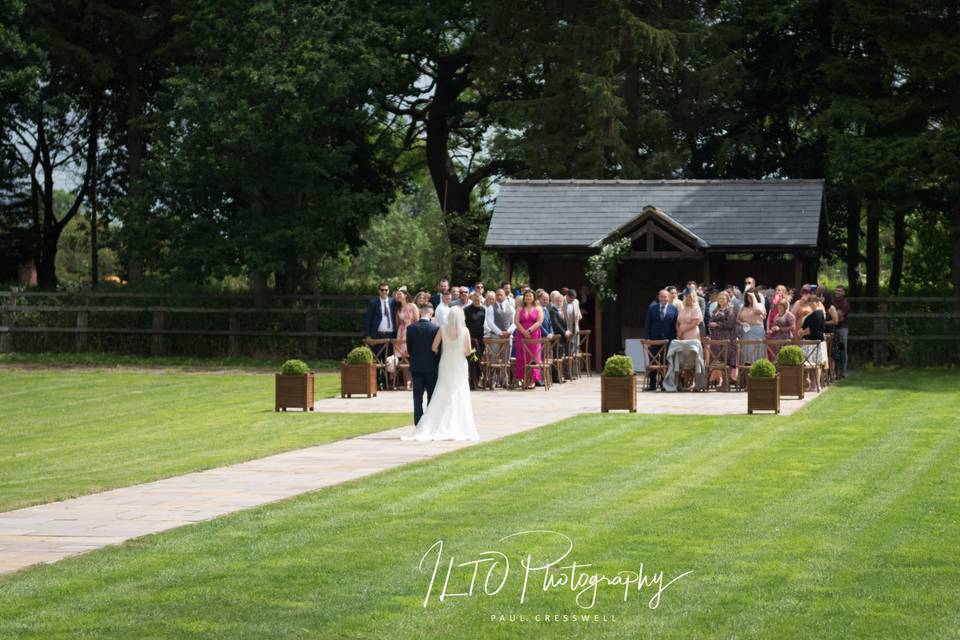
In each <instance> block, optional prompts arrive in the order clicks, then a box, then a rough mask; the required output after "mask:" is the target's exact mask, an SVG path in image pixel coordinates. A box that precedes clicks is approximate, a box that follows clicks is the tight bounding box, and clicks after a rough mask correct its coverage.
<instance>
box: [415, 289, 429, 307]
mask: <svg viewBox="0 0 960 640" xmlns="http://www.w3.org/2000/svg"><path fill="white" fill-rule="evenodd" d="M428 302H430V293H429V292H427V291H420V292H419V293H417V296H416V297H415V298H414V299H413V304H415V305H417V311H419V310H420V309H419V307H422V306H423V305H425V304H427V303H428Z"/></svg>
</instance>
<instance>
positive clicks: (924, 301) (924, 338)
mask: <svg viewBox="0 0 960 640" xmlns="http://www.w3.org/2000/svg"><path fill="white" fill-rule="evenodd" d="M849 301H850V322H849V324H850V336H849V341H850V342H851V343H853V345H852V350H853V347H856V349H855V352H856V353H859V355H860V357H861V358H867V359H870V360H872V361H873V362H874V363H877V364H884V363H888V362H896V361H898V360H903V357H902V353H899V352H904V351H907V350H913V351H915V350H918V348H921V347H922V348H925V349H926V350H927V351H933V350H935V349H937V348H938V345H943V347H942V355H944V356H945V357H944V358H943V360H944V361H951V359H956V357H957V351H958V349H960V298H953V297H944V296H940V297H938V296H912V297H909V296H905V297H902V298H901V297H885V298H884V297H879V298H878V297H861V296H857V297H850V298H849ZM898 353H899V355H898Z"/></svg>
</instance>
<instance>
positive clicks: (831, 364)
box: [823, 333, 837, 385]
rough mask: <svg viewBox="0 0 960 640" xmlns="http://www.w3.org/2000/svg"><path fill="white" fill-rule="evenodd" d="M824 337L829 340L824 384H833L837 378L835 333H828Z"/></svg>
mask: <svg viewBox="0 0 960 640" xmlns="http://www.w3.org/2000/svg"><path fill="white" fill-rule="evenodd" d="M823 337H824V339H825V340H826V341H827V368H826V369H824V374H825V375H824V384H825V385H831V384H833V383H834V381H836V379H837V361H836V359H835V358H834V354H833V339H834V335H833V334H832V333H827V334H824V336H823Z"/></svg>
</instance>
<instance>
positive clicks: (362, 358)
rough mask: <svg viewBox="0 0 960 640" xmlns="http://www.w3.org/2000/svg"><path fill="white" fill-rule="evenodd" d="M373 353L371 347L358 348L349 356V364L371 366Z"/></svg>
mask: <svg viewBox="0 0 960 640" xmlns="http://www.w3.org/2000/svg"><path fill="white" fill-rule="evenodd" d="M372 362H373V351H371V350H370V347H357V348H355V349H353V350H352V351H350V353H348V354H347V364H371V363H372Z"/></svg>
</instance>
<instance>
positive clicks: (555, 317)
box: [546, 291, 570, 356]
mask: <svg viewBox="0 0 960 640" xmlns="http://www.w3.org/2000/svg"><path fill="white" fill-rule="evenodd" d="M548 298H549V300H550V304H549V305H547V313H546V315H548V316H549V317H550V326H551V327H553V333H554V335H557V336H560V344H559V355H560V356H565V355H567V353H568V351H567V346H568V344H569V342H570V330H569V329H568V328H567V322H566V320H564V318H563V312H562V311H560V307H562V306H563V296H561V295H560V292H559V291H551V292H550V295H549V296H548Z"/></svg>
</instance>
